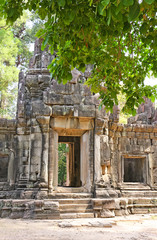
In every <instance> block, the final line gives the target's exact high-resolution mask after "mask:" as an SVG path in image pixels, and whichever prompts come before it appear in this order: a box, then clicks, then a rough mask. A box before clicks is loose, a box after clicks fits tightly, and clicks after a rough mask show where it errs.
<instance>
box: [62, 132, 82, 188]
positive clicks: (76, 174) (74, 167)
mask: <svg viewBox="0 0 157 240" xmlns="http://www.w3.org/2000/svg"><path fill="white" fill-rule="evenodd" d="M58 142H59V145H58V146H59V147H58V161H59V162H58V185H59V186H65V187H80V186H81V181H80V137H71V136H59V139H58ZM62 150H64V151H63V152H62Z"/></svg>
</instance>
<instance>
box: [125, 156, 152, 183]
mask: <svg viewBox="0 0 157 240" xmlns="http://www.w3.org/2000/svg"><path fill="white" fill-rule="evenodd" d="M123 182H124V183H144V184H145V183H146V182H147V171H146V158H145V157H138V156H137V157H136V156H133V157H125V158H124V160H123Z"/></svg>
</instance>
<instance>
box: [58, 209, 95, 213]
mask: <svg viewBox="0 0 157 240" xmlns="http://www.w3.org/2000/svg"><path fill="white" fill-rule="evenodd" d="M62 213H93V209H92V208H91V209H84V208H77V209H74V208H71V209H70V208H69V209H60V214H62Z"/></svg>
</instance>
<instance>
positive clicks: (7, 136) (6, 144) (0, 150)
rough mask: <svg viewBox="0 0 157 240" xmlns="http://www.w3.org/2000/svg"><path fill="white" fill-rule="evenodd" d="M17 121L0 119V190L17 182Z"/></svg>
mask: <svg viewBox="0 0 157 240" xmlns="http://www.w3.org/2000/svg"><path fill="white" fill-rule="evenodd" d="M15 134H16V121H15V120H7V119H0V160H1V162H0V190H5V189H8V186H9V188H10V186H11V185H12V184H14V183H15V176H16V168H15V165H14V163H15V162H16V158H15V145H16V137H15Z"/></svg>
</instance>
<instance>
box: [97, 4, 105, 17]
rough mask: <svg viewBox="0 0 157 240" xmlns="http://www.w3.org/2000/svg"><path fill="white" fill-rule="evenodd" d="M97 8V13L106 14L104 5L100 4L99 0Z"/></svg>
mask: <svg viewBox="0 0 157 240" xmlns="http://www.w3.org/2000/svg"><path fill="white" fill-rule="evenodd" d="M97 10H98V13H99V14H100V15H102V16H106V11H105V7H104V6H103V5H102V3H101V2H99V4H98V6H97Z"/></svg>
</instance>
